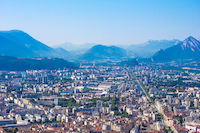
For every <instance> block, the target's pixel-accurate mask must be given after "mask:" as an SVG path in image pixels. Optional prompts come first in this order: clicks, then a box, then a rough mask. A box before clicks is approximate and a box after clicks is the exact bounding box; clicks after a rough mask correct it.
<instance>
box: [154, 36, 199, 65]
mask: <svg viewBox="0 0 200 133" xmlns="http://www.w3.org/2000/svg"><path fill="white" fill-rule="evenodd" d="M152 58H153V60H154V61H171V60H185V59H197V58H200V42H199V41H198V40H197V39H195V38H194V37H192V36H190V37H188V38H187V39H185V40H184V41H183V42H180V43H179V44H177V45H175V46H172V47H170V48H167V49H165V50H160V51H158V52H157V53H156V54H154V56H153V57H152Z"/></svg>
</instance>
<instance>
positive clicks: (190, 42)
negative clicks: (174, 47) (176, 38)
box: [181, 36, 200, 52]
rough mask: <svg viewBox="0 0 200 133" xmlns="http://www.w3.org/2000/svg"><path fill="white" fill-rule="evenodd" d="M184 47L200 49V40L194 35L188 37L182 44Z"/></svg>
mask: <svg viewBox="0 0 200 133" xmlns="http://www.w3.org/2000/svg"><path fill="white" fill-rule="evenodd" d="M181 47H182V49H183V50H185V49H190V50H191V51H193V52H195V51H196V50H198V51H200V42H199V41H198V40H197V39H195V38H194V37H192V36H189V37H188V38H186V39H185V40H184V41H183V43H182V45H181Z"/></svg>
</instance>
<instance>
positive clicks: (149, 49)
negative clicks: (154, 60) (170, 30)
mask: <svg viewBox="0 0 200 133" xmlns="http://www.w3.org/2000/svg"><path fill="white" fill-rule="evenodd" d="M179 42H181V41H179V40H150V41H147V42H145V43H142V44H136V45H130V46H128V47H127V50H128V53H129V55H132V56H136V57H142V58H148V57H151V56H153V55H154V54H155V53H156V52H157V51H159V50H160V49H166V48H169V47H171V46H174V45H176V44H178V43H179Z"/></svg>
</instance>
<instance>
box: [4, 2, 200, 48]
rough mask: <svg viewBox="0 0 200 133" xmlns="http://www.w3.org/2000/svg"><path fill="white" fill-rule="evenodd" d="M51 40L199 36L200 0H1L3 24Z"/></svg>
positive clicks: (127, 40) (116, 40)
mask: <svg viewBox="0 0 200 133" xmlns="http://www.w3.org/2000/svg"><path fill="white" fill-rule="evenodd" d="M11 29H20V30H23V31H25V32H27V33H28V34H30V35H31V36H33V37H34V38H36V39H38V40H39V41H41V42H43V43H45V44H47V45H56V44H60V43H64V42H71V43H101V44H132V43H142V42H145V41H147V40H161V39H174V38H176V39H180V40H182V39H184V38H186V37H187V36H190V35H192V36H194V37H197V38H199V37H200V0H0V30H11Z"/></svg>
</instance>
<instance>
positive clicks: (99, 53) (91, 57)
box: [80, 45, 127, 61]
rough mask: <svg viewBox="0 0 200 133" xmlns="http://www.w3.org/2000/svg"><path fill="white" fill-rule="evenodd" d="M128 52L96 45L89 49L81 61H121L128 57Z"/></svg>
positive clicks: (113, 47) (114, 47)
mask: <svg viewBox="0 0 200 133" xmlns="http://www.w3.org/2000/svg"><path fill="white" fill-rule="evenodd" d="M126 56H127V53H126V50H124V49H122V48H120V47H116V46H104V45H95V46H93V47H92V48H91V49H89V50H88V51H87V52H86V53H85V54H83V55H82V56H81V58H80V59H82V60H88V61H95V60H103V59H120V58H123V57H126Z"/></svg>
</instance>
